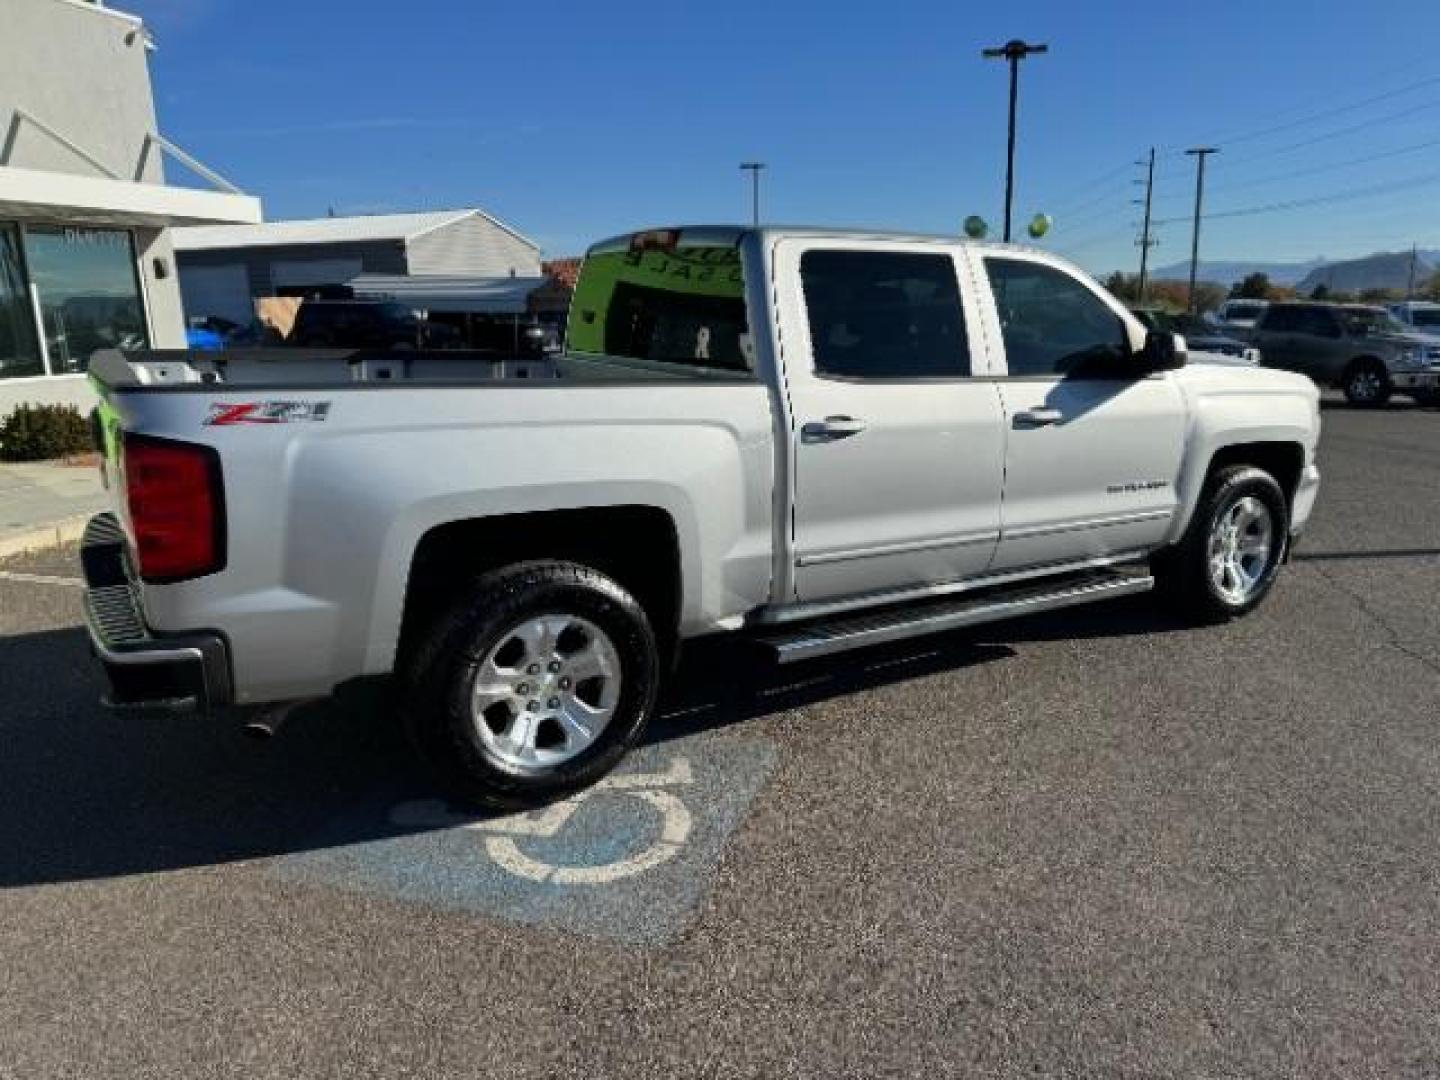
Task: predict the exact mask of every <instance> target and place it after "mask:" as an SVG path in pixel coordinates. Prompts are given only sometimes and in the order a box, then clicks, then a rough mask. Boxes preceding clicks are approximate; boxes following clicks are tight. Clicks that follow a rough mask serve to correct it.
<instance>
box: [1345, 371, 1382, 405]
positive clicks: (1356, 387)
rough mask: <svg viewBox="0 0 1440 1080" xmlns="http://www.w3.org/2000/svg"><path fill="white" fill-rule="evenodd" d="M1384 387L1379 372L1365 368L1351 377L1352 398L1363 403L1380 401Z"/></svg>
mask: <svg viewBox="0 0 1440 1080" xmlns="http://www.w3.org/2000/svg"><path fill="white" fill-rule="evenodd" d="M1383 385H1384V384H1383V383H1382V381H1381V378H1380V373H1379V372H1378V371H1376V370H1375V369H1374V368H1365V369H1363V370H1361V371H1357V372H1356V373H1355V374H1354V375H1352V376H1351V377H1350V396H1351V397H1352V398H1353V399H1354V400H1356V401H1361V402H1370V401H1378V400H1380V390H1381V388H1382V386H1383Z"/></svg>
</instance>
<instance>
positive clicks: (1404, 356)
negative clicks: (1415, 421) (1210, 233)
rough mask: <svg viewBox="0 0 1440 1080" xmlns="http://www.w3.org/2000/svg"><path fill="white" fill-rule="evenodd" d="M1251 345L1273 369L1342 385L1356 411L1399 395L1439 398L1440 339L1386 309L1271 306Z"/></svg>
mask: <svg viewBox="0 0 1440 1080" xmlns="http://www.w3.org/2000/svg"><path fill="white" fill-rule="evenodd" d="M1250 339H1251V342H1252V343H1253V344H1254V345H1255V346H1256V347H1257V348H1259V350H1260V355H1261V356H1262V357H1263V363H1264V364H1265V366H1266V367H1277V368H1285V369H1286V370H1287V371H1298V372H1300V373H1301V374H1303V375H1309V376H1310V378H1312V379H1314V380H1315V382H1316V383H1318V384H1320V385H1321V386H1336V387H1339V388H1340V389H1341V390H1343V391H1344V392H1345V398H1346V400H1348V401H1349V402H1350V404H1352V405H1383V404H1384V403H1385V402H1386V401H1388V400H1389V399H1390V395H1391V394H1393V393H1395V392H1397V391H1398V392H1400V393H1402V394H1409V395H1410V396H1412V397H1413V398H1415V400H1416V401H1419V402H1421V403H1422V404H1427V405H1428V404H1435V403H1436V402H1437V399H1440V341H1437V340H1436V339H1434V338H1430V337H1427V336H1425V335H1423V334H1417V333H1415V332H1414V331H1413V330H1411V329H1410V327H1408V326H1406V325H1405V324H1404V323H1402V322H1400V321H1399V320H1397V319H1396V318H1395V317H1394V316H1393V315H1391V314H1390V313H1389V312H1388V311H1386V310H1385V309H1384V308H1381V307H1365V306H1362V305H1359V304H1316V303H1295V304H1271V305H1270V306H1269V307H1268V308H1267V309H1266V311H1265V313H1264V314H1263V315H1262V316H1261V317H1260V321H1259V322H1258V323H1256V325H1255V329H1254V331H1253V332H1252V333H1251V338H1250Z"/></svg>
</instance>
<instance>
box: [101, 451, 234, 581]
mask: <svg viewBox="0 0 1440 1080" xmlns="http://www.w3.org/2000/svg"><path fill="white" fill-rule="evenodd" d="M122 468H123V470H124V477H125V500H126V504H127V506H128V507H129V510H130V529H131V533H132V535H133V537H134V540H135V558H136V561H137V562H138V563H139V567H138V569H139V571H140V576H141V577H142V578H144V579H145V580H146V581H179V580H181V579H183V578H192V577H199V576H200V575H202V574H213V573H214V572H215V571H216V570H220V569H223V568H224V566H225V521H224V506H225V494H224V488H223V485H222V483H221V479H220V458H219V456H218V455H217V454H216V453H215V451H214V450H212V449H210V448H209V447H208V446H196V445H194V444H192V443H183V442H172V441H170V440H168V439H156V438H153V437H150V436H146V435H128V434H127V435H126V436H125V443H124V460H123V465H122Z"/></svg>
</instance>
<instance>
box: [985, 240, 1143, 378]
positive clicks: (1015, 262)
mask: <svg viewBox="0 0 1440 1080" xmlns="http://www.w3.org/2000/svg"><path fill="white" fill-rule="evenodd" d="M985 267H986V270H987V271H988V272H989V275H990V288H991V290H992V291H993V292H994V294H995V308H996V311H997V312H998V314H999V316H1000V330H1001V333H1002V334H1003V335H1004V339H1005V361H1006V364H1007V366H1008V369H1009V372H1010V374H1011V375H1058V376H1064V375H1071V374H1075V375H1079V374H1085V375H1094V376H1100V375H1104V374H1107V373H1114V372H1116V371H1117V370H1118V369H1119V367H1120V366H1121V365H1122V364H1124V362H1125V361H1126V360H1127V359H1128V358H1129V356H1130V336H1129V334H1127V333H1126V332H1125V324H1124V323H1123V322H1121V321H1120V316H1119V315H1117V314H1115V312H1114V311H1112V310H1111V309H1110V308H1109V307H1108V306H1107V305H1106V304H1105V303H1104V302H1103V301H1102V300H1101V299H1100V298H1099V297H1098V296H1096V295H1095V294H1094V293H1093V292H1091V291H1090V289H1088V288H1087V287H1086V286H1085V285H1083V284H1082V283H1081V282H1079V281H1077V280H1076V279H1075V278H1073V277H1071V276H1070V275H1069V274H1066V273H1062V272H1061V271H1059V270H1057V269H1055V268H1054V267H1052V266H1046V265H1044V264H1043V263H1035V262H1029V261H1025V260H1021V259H986V260H985Z"/></svg>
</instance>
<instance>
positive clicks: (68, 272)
mask: <svg viewBox="0 0 1440 1080" xmlns="http://www.w3.org/2000/svg"><path fill="white" fill-rule="evenodd" d="M25 255H26V259H27V261H28V263H29V265H30V277H31V279H32V280H33V281H34V282H35V286H36V289H37V291H38V292H39V293H40V313H41V318H42V319H43V321H44V324H45V342H46V345H47V347H48V349H49V352H50V370H51V372H52V374H56V375H59V374H64V373H69V372H81V371H84V370H85V369H86V367H87V366H88V365H89V363H90V354H91V353H93V352H95V350H96V349H143V348H145V347H146V346H147V345H148V344H149V336H148V335H147V333H146V331H145V305H144V304H143V303H142V302H141V299H140V281H139V278H138V277H137V275H136V266H135V250H134V247H133V246H132V244H131V241H130V234H129V233H128V232H124V231H122V230H119V229H86V228H78V227H71V226H58V225H31V226H29V227H27V228H26V230H25Z"/></svg>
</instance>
